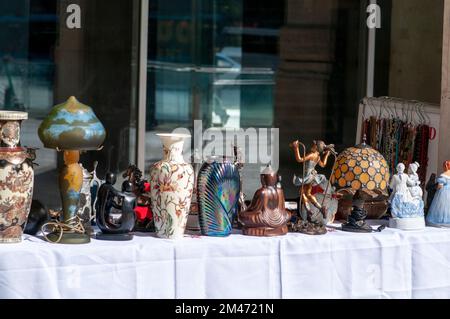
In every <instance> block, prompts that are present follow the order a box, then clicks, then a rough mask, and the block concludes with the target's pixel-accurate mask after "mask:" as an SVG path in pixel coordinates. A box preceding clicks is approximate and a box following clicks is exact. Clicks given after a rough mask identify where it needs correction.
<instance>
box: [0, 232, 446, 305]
mask: <svg viewBox="0 0 450 319" xmlns="http://www.w3.org/2000/svg"><path fill="white" fill-rule="evenodd" d="M0 298H450V230H448V229H437V228H426V229H425V230H423V231H415V232H402V231H399V230H395V229H385V230H384V231H382V232H381V233H372V234H353V233H345V232H341V231H337V230H334V231H330V232H329V233H328V234H326V235H323V236H308V235H303V234H291V233H290V234H288V235H286V236H281V237H273V238H259V237H247V236H243V235H240V234H233V235H231V236H230V237H227V238H213V237H199V236H185V238H183V239H181V240H178V241H171V240H165V239H159V238H155V237H153V235H148V234H136V235H135V238H134V239H133V240H132V241H129V242H110V241H98V240H92V242H91V243H90V244H86V245H60V244H49V243H46V242H44V241H42V240H41V239H39V238H36V237H31V236H26V235H25V236H24V240H23V242H22V243H20V244H1V245H0Z"/></svg>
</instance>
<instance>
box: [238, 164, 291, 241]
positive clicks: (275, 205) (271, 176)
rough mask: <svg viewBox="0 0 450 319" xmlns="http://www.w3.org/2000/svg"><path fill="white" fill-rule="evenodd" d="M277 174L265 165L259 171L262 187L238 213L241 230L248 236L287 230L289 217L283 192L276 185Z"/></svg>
mask: <svg viewBox="0 0 450 319" xmlns="http://www.w3.org/2000/svg"><path fill="white" fill-rule="evenodd" d="M277 182H278V175H277V173H276V172H275V171H273V170H272V168H270V167H267V168H266V169H265V170H264V171H263V172H262V173H261V184H262V187H261V188H260V189H258V190H257V191H256V192H255V195H254V196H253V200H252V202H251V203H250V205H249V206H248V207H247V209H246V210H245V211H243V212H240V213H239V222H240V223H241V224H242V225H243V227H242V232H243V234H244V235H249V236H278V235H285V234H286V233H287V232H288V227H287V222H288V221H289V220H290V218H291V214H290V212H288V211H287V210H286V209H285V206H284V205H285V203H284V192H283V189H282V188H281V186H280V185H278V186H277Z"/></svg>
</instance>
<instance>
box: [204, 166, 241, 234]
mask: <svg viewBox="0 0 450 319" xmlns="http://www.w3.org/2000/svg"><path fill="white" fill-rule="evenodd" d="M239 192H240V177H239V171H238V168H237V167H236V165H235V164H234V163H233V162H232V161H230V160H228V159H227V158H223V159H222V158H221V157H212V158H210V159H208V161H206V162H205V163H203V165H202V167H201V169H200V171H199V173H198V179H197V196H198V199H197V201H198V208H199V221H200V229H201V232H202V235H206V236H228V235H229V234H230V233H231V230H232V228H233V219H234V217H235V216H236V214H237V212H238V200H239Z"/></svg>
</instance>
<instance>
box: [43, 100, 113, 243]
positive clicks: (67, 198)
mask: <svg viewBox="0 0 450 319" xmlns="http://www.w3.org/2000/svg"><path fill="white" fill-rule="evenodd" d="M38 134H39V138H40V139H41V141H42V143H43V144H44V146H45V147H46V148H53V149H56V150H57V151H61V152H63V154H64V166H63V167H62V168H61V169H60V172H59V189H60V193H61V200H62V219H61V218H60V220H57V221H55V222H50V223H47V224H46V225H45V227H43V230H49V231H50V233H49V234H46V232H44V234H45V238H46V239H47V240H48V241H50V242H54V243H62V244H83V243H88V242H90V237H89V235H87V234H86V232H85V230H84V227H83V225H82V223H81V222H80V220H79V218H78V216H77V209H78V202H79V199H80V192H81V186H82V183H83V169H82V167H81V165H80V164H79V163H78V161H79V159H80V151H89V150H99V149H100V147H101V145H102V144H103V142H104V140H105V137H106V132H105V128H104V127H103V125H102V123H101V122H100V121H99V119H98V118H97V116H96V115H95V113H94V111H93V110H92V108H90V107H89V106H87V105H84V104H82V103H80V102H78V101H77V99H76V98H75V97H73V96H71V97H70V98H69V99H68V100H67V101H66V102H64V103H62V104H59V105H56V106H55V107H53V109H52V110H51V111H50V113H49V115H48V116H47V117H46V118H45V119H44V120H43V121H42V123H41V125H40V126H39V129H38Z"/></svg>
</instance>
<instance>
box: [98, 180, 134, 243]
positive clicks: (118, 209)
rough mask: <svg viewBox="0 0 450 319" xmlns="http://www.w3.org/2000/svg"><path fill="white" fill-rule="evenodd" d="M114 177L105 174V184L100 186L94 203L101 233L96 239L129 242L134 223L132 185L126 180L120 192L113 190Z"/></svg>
mask: <svg viewBox="0 0 450 319" xmlns="http://www.w3.org/2000/svg"><path fill="white" fill-rule="evenodd" d="M115 183H116V176H115V175H114V174H113V173H107V174H106V177H105V183H104V184H103V185H102V186H100V189H99V191H98V195H97V196H98V200H97V203H96V221H97V226H98V227H99V228H100V230H101V233H97V235H96V238H97V239H101V240H122V241H123V240H131V239H132V238H133V235H132V234H130V232H131V231H132V230H133V228H134V225H135V223H136V214H135V212H134V208H135V207H136V195H135V194H134V193H133V184H132V183H131V182H130V181H128V180H126V181H124V182H123V184H122V191H121V192H119V191H118V190H116V189H115V188H114V184H115Z"/></svg>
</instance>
